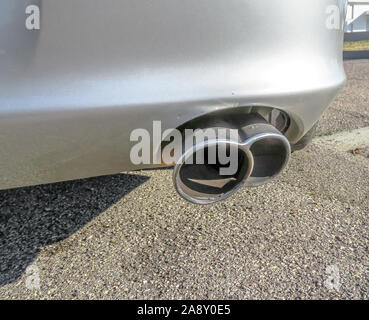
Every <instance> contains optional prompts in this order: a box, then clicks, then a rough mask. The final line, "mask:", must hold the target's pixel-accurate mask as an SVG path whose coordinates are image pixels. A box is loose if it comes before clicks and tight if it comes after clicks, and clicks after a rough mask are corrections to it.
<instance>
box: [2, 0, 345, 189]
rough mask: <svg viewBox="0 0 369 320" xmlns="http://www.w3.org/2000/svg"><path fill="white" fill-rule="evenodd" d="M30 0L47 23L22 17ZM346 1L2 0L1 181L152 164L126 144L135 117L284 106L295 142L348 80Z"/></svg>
mask: <svg viewBox="0 0 369 320" xmlns="http://www.w3.org/2000/svg"><path fill="white" fill-rule="evenodd" d="M29 4H37V5H38V6H39V7H40V9H41V29H40V30H32V31H30V30H27V29H26V28H25V26H24V21H25V18H26V15H25V8H26V6H27V5H29ZM329 6H337V7H338V8H339V11H340V12H339V13H340V19H341V20H342V21H340V25H339V28H338V29H331V28H327V19H329V15H328V14H329V12H327V8H328V7H329ZM344 10H345V1H342V0H299V1H296V0H273V1H270V0H226V1H225V0H186V1H183V0H155V1H151V0H124V1H122V0H104V1H100V0H63V1H59V0H44V1H43V0H37V1H36V0H33V1H30V0H17V1H13V0H2V1H1V3H0V12H1V13H0V15H1V16H0V17H1V20H0V167H1V174H0V188H11V187H18V186H25V185H35V184H40V183H48V182H56V181H63V180H70V179H76V178H85V177H91V176H97V175H105V174H112V173H118V172H121V171H126V170H134V169H139V168H143V166H142V167H137V166H134V165H133V164H132V163H131V161H130V157H129V153H130V149H131V147H132V142H130V133H131V132H132V131H133V130H134V129H137V128H144V129H151V128H152V122H153V121H154V120H161V121H162V126H163V129H166V128H176V127H179V126H180V125H182V124H183V123H185V122H187V121H189V120H191V119H194V118H196V117H198V116H200V115H203V114H206V113H209V112H213V111H215V110H221V109H227V108H239V107H244V106H270V107H273V108H278V109H280V110H283V111H285V112H286V113H287V114H288V115H289V117H290V119H291V126H290V128H289V130H288V131H287V132H286V136H287V137H288V139H289V140H290V142H291V143H295V142H297V141H298V140H299V139H300V138H301V137H302V136H303V135H304V134H305V133H306V132H307V131H308V130H309V129H310V128H311V127H312V126H313V125H314V124H315V123H316V121H317V120H318V119H319V117H320V116H321V114H322V112H323V111H324V110H325V108H326V107H327V106H328V104H329V103H330V101H331V100H332V99H333V98H334V97H335V95H336V94H337V92H338V91H339V89H340V88H341V87H342V86H343V85H344V83H345V74H344V70H343V65H342V43H343V31H342V30H343V16H344Z"/></svg>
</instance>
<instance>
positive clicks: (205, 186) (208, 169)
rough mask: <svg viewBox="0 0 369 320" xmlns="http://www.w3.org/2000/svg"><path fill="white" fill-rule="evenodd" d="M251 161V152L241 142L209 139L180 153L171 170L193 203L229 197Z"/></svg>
mask: <svg viewBox="0 0 369 320" xmlns="http://www.w3.org/2000/svg"><path fill="white" fill-rule="evenodd" d="M222 152H223V153H222ZM222 154H223V155H227V156H226V157H224V156H223V157H222V156H221V155H222ZM225 160H229V161H228V162H227V161H225ZM253 164H254V161H253V157H252V154H251V152H250V151H249V150H248V149H247V148H244V147H243V146H242V145H241V144H239V143H237V142H232V141H220V140H215V141H209V142H206V143H203V144H201V145H196V146H194V147H193V148H191V149H190V150H188V151H186V152H185V153H184V154H183V155H182V156H181V158H180V159H179V161H178V162H177V164H176V166H175V168H174V172H173V180H174V185H175V187H176V190H177V191H178V193H179V194H180V195H181V196H182V197H183V198H184V199H186V200H188V201H190V202H192V203H195V204H213V203H216V202H218V201H223V200H225V199H227V198H229V197H230V196H231V195H232V194H234V193H235V192H236V191H237V190H238V189H239V188H240V187H242V186H243V184H244V183H245V181H246V180H247V179H248V178H249V176H250V174H251V172H252V170H253Z"/></svg>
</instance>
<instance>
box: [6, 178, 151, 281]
mask: <svg viewBox="0 0 369 320" xmlns="http://www.w3.org/2000/svg"><path fill="white" fill-rule="evenodd" d="M148 179H149V178H148V177H146V176H142V175H130V174H117V175H112V176H104V177H98V178H91V179H84V180H76V181H70V182H61V183H55V184H48V185H43V186H36V187H26V188H19V189H10V190H1V191H0V285H6V284H9V283H12V282H14V281H15V280H17V279H18V278H19V277H20V276H21V275H22V274H23V273H24V272H25V271H26V268H27V267H28V266H29V265H31V264H32V262H33V261H34V259H35V258H36V256H37V254H38V253H39V252H40V250H41V249H42V247H44V246H47V245H49V244H52V243H55V242H58V241H60V240H63V239H66V238H67V237H69V236H70V235H72V234H73V233H75V232H76V231H78V230H79V229H80V228H82V227H83V226H84V225H86V224H87V223H88V222H90V221H91V220H92V219H94V218H95V217H97V216H98V215H99V214H101V213H102V212H104V211H105V210H106V209H107V208H109V207H110V206H112V205H113V204H114V203H116V202H118V201H119V200H121V199H122V198H123V197H124V196H125V195H127V194H128V193H129V192H130V191H132V190H133V189H135V188H137V187H138V186H140V185H141V184H143V183H144V182H146V181H147V180H148Z"/></svg>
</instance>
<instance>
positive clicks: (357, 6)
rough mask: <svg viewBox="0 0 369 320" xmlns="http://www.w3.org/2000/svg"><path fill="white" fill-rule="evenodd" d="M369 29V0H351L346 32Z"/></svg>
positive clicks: (348, 8)
mask: <svg viewBox="0 0 369 320" xmlns="http://www.w3.org/2000/svg"><path fill="white" fill-rule="evenodd" d="M365 31H369V0H349V1H348V7H347V16H346V26H345V32H365Z"/></svg>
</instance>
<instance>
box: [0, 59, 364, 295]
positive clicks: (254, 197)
mask: <svg viewBox="0 0 369 320" xmlns="http://www.w3.org/2000/svg"><path fill="white" fill-rule="evenodd" d="M345 65H346V69H347V71H348V73H349V82H348V85H347V87H346V88H345V90H344V91H343V92H342V94H341V95H340V96H339V97H338V98H337V99H336V101H335V102H333V104H332V106H331V108H330V109H329V110H328V111H327V112H326V114H325V116H324V117H323V120H322V122H321V124H320V126H319V134H320V135H327V134H330V133H333V132H338V131H344V130H348V129H355V128H358V127H365V126H367V125H368V123H369V121H368V119H369V116H368V105H369V76H368V75H369V60H368V61H353V62H346V64H345ZM322 139H323V138H318V139H315V140H314V142H313V144H312V145H311V146H309V147H308V148H307V149H305V150H303V151H301V152H298V153H295V154H294V155H293V157H292V161H291V163H290V166H289V169H288V170H287V171H286V172H285V173H284V174H283V175H282V176H281V177H280V178H279V179H278V180H276V181H274V182H272V183H270V184H268V185H266V186H263V187H259V188H253V189H243V190H241V191H240V192H239V193H238V194H236V195H235V196H234V197H233V198H231V199H230V200H229V201H227V202H224V203H220V204H217V205H214V206H195V205H191V204H189V203H187V202H185V201H184V200H182V199H181V198H180V197H179V196H178V195H177V194H176V193H175V191H174V189H173V187H172V181H171V171H170V170H156V171H142V172H134V173H127V174H120V175H114V176H108V177H102V178H93V179H87V180H80V181H73V182H64V183H58V184H52V185H46V186H38V187H29V188H22V189H16V190H6V191H0V208H1V213H0V246H1V250H0V299H14V298H17V299H19V298H31V299H32V298H37V299H39V298H51V299H55V298H62V299H76V298H80V299H94V298H100V299H117V298H119V299H137V298H143V299H156V298H157V299H160V298H169V299H170V298H187V299H195V298H196V299H208V298H212V299H233V298H240V299H266V298H273V299H294V298H299V299H311V298H329V299H339V298H348V299H369V233H368V230H369V219H368V217H369V185H368V181H369V159H368V158H367V157H366V156H365V154H351V153H348V152H347V151H348V150H347V151H346V150H339V149H337V148H336V146H335V145H333V144H332V145H330V144H329V143H327V142H326V141H324V143H323V140H322ZM368 142H369V141H368ZM368 144H369V143H368ZM363 147H369V145H368V146H363ZM327 268H328V270H327ZM329 268H332V270H335V271H336V274H335V276H336V277H335V279H336V281H335V282H334V284H335V285H336V286H335V288H336V289H332V288H331V289H329V288H328V287H327V286H326V285H325V283H326V281H327V279H329V277H330V275H329V274H327V271H329ZM337 272H338V273H337ZM38 276H39V279H40V287H39V288H33V289H32V288H31V287H30V285H35V286H36V287H37V278H38ZM32 279H34V280H36V281H34V282H32V281H31V280H32Z"/></svg>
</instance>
